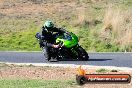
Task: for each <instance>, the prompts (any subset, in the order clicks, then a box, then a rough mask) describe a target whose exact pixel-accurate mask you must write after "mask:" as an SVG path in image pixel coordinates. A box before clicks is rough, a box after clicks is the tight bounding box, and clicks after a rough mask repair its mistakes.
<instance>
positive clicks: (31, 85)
mask: <svg viewBox="0 0 132 88" xmlns="http://www.w3.org/2000/svg"><path fill="white" fill-rule="evenodd" d="M75 87H76V83H75V81H73V80H26V79H19V80H17V79H0V88H75Z"/></svg>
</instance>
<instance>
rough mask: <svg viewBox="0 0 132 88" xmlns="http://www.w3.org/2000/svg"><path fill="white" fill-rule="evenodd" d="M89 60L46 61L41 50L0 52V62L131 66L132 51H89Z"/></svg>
mask: <svg viewBox="0 0 132 88" xmlns="http://www.w3.org/2000/svg"><path fill="white" fill-rule="evenodd" d="M89 56H90V60H89V61H70V60H69V61H59V62H48V61H46V60H45V59H44V56H43V53H42V52H2V51H1V52H0V62H9V63H53V64H75V65H95V66H117V67H130V68H132V53H89Z"/></svg>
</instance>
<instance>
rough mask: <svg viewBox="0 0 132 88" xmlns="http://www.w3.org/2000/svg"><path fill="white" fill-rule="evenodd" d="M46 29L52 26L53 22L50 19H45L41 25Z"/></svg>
mask: <svg viewBox="0 0 132 88" xmlns="http://www.w3.org/2000/svg"><path fill="white" fill-rule="evenodd" d="M43 26H44V27H45V28H46V29H47V30H50V29H52V28H53V27H54V23H53V22H52V21H46V22H45V23H44V25H43Z"/></svg>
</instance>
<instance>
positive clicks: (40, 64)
mask: <svg viewBox="0 0 132 88" xmlns="http://www.w3.org/2000/svg"><path fill="white" fill-rule="evenodd" d="M5 64H14V65H33V66H50V67H64V68H67V67H68V68H69V67H70V68H78V67H79V66H80V65H75V64H53V63H5ZM82 67H83V68H85V69H100V68H104V69H109V70H113V69H115V70H122V71H132V68H129V67H116V66H94V65H82Z"/></svg>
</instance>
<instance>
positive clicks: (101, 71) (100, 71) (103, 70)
mask: <svg viewBox="0 0 132 88" xmlns="http://www.w3.org/2000/svg"><path fill="white" fill-rule="evenodd" d="M96 72H98V73H106V72H109V70H107V69H104V68H101V69H98V70H96Z"/></svg>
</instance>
